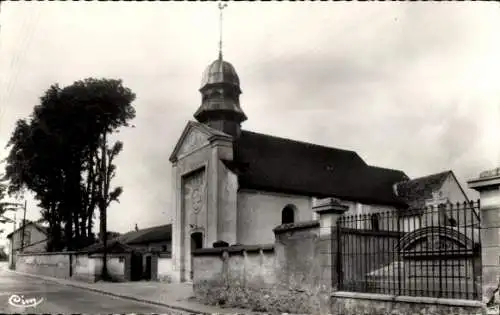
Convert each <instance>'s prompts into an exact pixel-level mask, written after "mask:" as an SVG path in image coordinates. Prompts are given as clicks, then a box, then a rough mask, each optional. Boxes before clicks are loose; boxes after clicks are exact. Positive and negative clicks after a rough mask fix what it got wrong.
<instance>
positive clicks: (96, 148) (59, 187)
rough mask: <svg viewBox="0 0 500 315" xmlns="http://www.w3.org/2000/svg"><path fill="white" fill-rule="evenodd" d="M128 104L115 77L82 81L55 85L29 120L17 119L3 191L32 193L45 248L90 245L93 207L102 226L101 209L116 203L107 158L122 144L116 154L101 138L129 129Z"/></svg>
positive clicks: (128, 95) (130, 111) (111, 167)
mask: <svg viewBox="0 0 500 315" xmlns="http://www.w3.org/2000/svg"><path fill="white" fill-rule="evenodd" d="M134 100H135V94H134V93H132V92H131V91H130V89H128V88H126V87H124V86H123V85H122V82H121V80H112V79H93V78H90V79H85V80H82V81H77V82H74V83H73V84H72V85H70V86H67V87H64V88H60V87H59V86H58V85H57V84H56V85H53V86H51V87H50V88H49V89H48V90H47V91H46V92H45V94H44V95H43V96H42V97H41V98H40V104H39V105H37V106H35V108H34V111H33V114H32V115H31V116H30V117H29V119H24V120H19V121H18V122H17V124H16V128H15V130H14V132H13V133H12V136H11V139H10V141H9V143H8V147H10V153H9V156H8V158H7V167H6V175H7V178H8V179H9V181H10V185H9V193H11V194H15V193H19V192H21V191H22V190H23V189H28V190H31V191H33V192H34V193H35V196H36V198H37V200H38V201H39V206H40V207H41V208H42V216H43V218H44V219H45V220H46V221H47V222H49V233H50V235H51V239H50V242H49V243H50V246H49V247H50V248H51V249H53V250H60V249H61V248H62V247H66V248H68V249H76V248H79V247H82V246H85V245H87V244H88V243H89V242H91V241H93V235H94V234H93V233H92V227H93V218H94V217H95V209H96V208H98V209H99V210H100V212H101V217H103V218H104V219H103V220H104V222H105V219H106V209H107V206H109V203H110V202H112V201H114V200H116V201H117V200H118V197H119V195H120V193H121V191H122V189H121V188H120V187H118V188H116V189H115V190H111V191H110V181H111V179H112V177H113V176H114V172H115V166H114V165H113V164H112V160H113V159H114V157H115V156H116V155H117V154H118V153H119V152H120V150H121V147H122V144H121V143H120V144H118V147H119V149H118V150H116V148H115V146H114V145H113V146H110V145H109V144H108V142H107V135H109V134H112V133H114V132H117V131H118V129H119V128H120V127H124V126H129V123H128V122H129V120H131V119H133V118H134V117H135V109H134V108H133V106H132V102H133V101H134ZM113 152H116V153H113ZM101 225H102V224H101ZM104 229H105V227H104ZM104 235H105V233H104Z"/></svg>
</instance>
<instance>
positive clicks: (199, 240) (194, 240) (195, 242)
mask: <svg viewBox="0 0 500 315" xmlns="http://www.w3.org/2000/svg"><path fill="white" fill-rule="evenodd" d="M200 248H203V233H202V232H194V233H191V251H194V250H197V249H200ZM190 279H191V280H193V255H191V273H190Z"/></svg>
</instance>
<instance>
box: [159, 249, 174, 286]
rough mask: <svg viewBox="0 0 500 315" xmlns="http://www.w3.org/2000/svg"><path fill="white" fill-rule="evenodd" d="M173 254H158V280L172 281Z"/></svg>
mask: <svg viewBox="0 0 500 315" xmlns="http://www.w3.org/2000/svg"><path fill="white" fill-rule="evenodd" d="M173 271H174V269H173V263H172V256H171V255H170V254H163V253H161V254H159V255H158V281H160V282H166V283H171V282H172V278H173V276H174V274H173Z"/></svg>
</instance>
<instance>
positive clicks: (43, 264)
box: [16, 252, 76, 279]
mask: <svg viewBox="0 0 500 315" xmlns="http://www.w3.org/2000/svg"><path fill="white" fill-rule="evenodd" d="M74 254H76V253H75V252H68V253H36V254H17V260H16V270H17V271H20V272H25V273H30V274H37V275H43V276H48V277H55V278H65V279H68V278H70V268H71V263H72V262H71V258H72V257H71V256H72V255H74Z"/></svg>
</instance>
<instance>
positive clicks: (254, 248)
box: [192, 244, 274, 256]
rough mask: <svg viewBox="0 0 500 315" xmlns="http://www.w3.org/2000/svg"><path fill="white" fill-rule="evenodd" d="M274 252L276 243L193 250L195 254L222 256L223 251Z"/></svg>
mask: <svg viewBox="0 0 500 315" xmlns="http://www.w3.org/2000/svg"><path fill="white" fill-rule="evenodd" d="M261 250H262V251H263V252H272V251H274V244H263V245H240V246H229V247H219V248H200V249H196V250H194V251H192V254H193V256H212V255H213V256H220V255H222V253H223V252H228V253H243V252H259V251H261Z"/></svg>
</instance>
